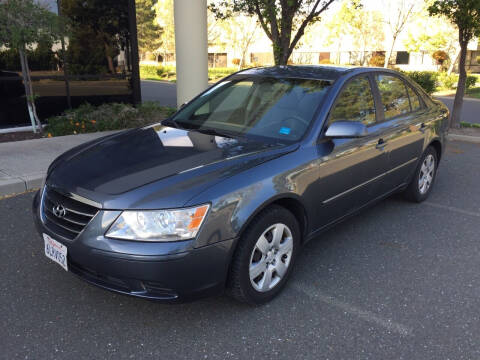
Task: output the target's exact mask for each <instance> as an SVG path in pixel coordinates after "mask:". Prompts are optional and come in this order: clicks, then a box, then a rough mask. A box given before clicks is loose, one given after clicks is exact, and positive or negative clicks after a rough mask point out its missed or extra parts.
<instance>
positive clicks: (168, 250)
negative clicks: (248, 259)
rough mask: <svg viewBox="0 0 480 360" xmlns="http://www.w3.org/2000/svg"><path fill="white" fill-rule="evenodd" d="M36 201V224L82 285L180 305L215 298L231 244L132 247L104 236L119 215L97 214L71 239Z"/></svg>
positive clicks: (222, 284) (134, 244)
mask: <svg viewBox="0 0 480 360" xmlns="http://www.w3.org/2000/svg"><path fill="white" fill-rule="evenodd" d="M39 207H40V196H39V193H37V194H36V196H35V198H34V201H33V213H34V218H35V224H36V227H37V230H38V232H39V233H40V234H42V233H46V234H48V235H50V236H51V237H52V238H54V239H55V240H57V241H60V242H61V243H62V244H64V245H65V246H66V247H67V248H68V257H67V260H68V268H69V270H70V271H71V272H72V273H74V274H75V275H77V276H79V277H80V278H82V279H84V280H86V281H87V282H89V283H91V284H94V285H97V286H99V287H102V288H104V289H108V290H111V291H115V292H118V293H122V294H127V295H132V296H137V297H142V298H148V299H155V300H161V301H165V302H182V301H188V300H193V299H197V298H200V297H206V296H212V295H217V294H220V293H221V292H222V291H223V289H224V287H225V281H226V277H227V273H228V266H229V263H230V259H231V256H232V250H233V244H234V239H231V240H225V241H220V242H217V243H215V244H212V245H208V246H204V247H201V248H194V240H187V241H178V242H170V243H167V242H165V243H147V242H133V241H124V240H116V239H109V238H105V237H104V236H103V234H104V233H105V231H106V229H107V228H108V227H109V226H110V224H111V223H112V221H113V220H114V219H115V217H116V216H117V215H118V214H119V213H120V212H111V211H99V212H98V214H97V215H96V216H95V217H94V218H93V219H92V220H91V222H90V223H89V224H88V225H87V227H86V228H85V229H84V230H83V231H82V232H81V233H80V234H79V235H78V237H77V238H76V239H74V240H68V239H65V238H62V237H59V236H58V234H55V233H53V232H52V231H50V230H49V229H48V228H47V227H46V226H45V225H44V223H43V222H42V221H41V218H40V209H39Z"/></svg>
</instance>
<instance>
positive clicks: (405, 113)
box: [375, 73, 428, 191]
mask: <svg viewBox="0 0 480 360" xmlns="http://www.w3.org/2000/svg"><path fill="white" fill-rule="evenodd" d="M375 85H376V86H377V89H378V93H379V97H380V100H381V103H382V108H383V116H384V118H383V119H382V124H381V127H382V128H383V130H381V137H382V139H383V140H384V142H385V148H386V151H387V156H388V172H387V174H386V176H385V179H384V186H385V187H386V189H385V190H387V191H388V190H393V189H394V188H396V187H398V186H400V185H402V184H404V183H405V182H406V181H408V178H409V176H410V175H411V174H412V173H413V171H414V169H415V166H416V164H417V160H418V158H419V157H420V155H421V153H422V149H423V143H424V139H425V135H424V131H425V126H426V125H425V123H424V121H425V117H426V116H427V115H426V112H427V110H428V109H427V108H426V106H425V104H424V103H423V100H422V99H421V98H420V97H419V96H418V94H417V93H416V91H415V90H414V89H413V88H412V87H411V86H410V85H408V84H407V83H406V82H405V81H404V80H403V79H402V78H401V77H400V76H396V75H393V74H390V73H388V74H387V73H378V74H375Z"/></svg>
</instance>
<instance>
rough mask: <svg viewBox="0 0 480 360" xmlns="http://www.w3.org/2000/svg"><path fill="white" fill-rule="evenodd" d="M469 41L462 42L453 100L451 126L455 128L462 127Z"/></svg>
mask: <svg viewBox="0 0 480 360" xmlns="http://www.w3.org/2000/svg"><path fill="white" fill-rule="evenodd" d="M467 45H468V41H467V42H463V41H462V42H460V61H459V63H458V71H459V76H458V85H457V92H456V94H455V101H454V102H453V109H452V115H451V117H450V127H452V128H454V129H458V128H460V120H461V114H462V106H463V96H464V95H465V83H466V80H467V71H466V70H465V63H466V60H467Z"/></svg>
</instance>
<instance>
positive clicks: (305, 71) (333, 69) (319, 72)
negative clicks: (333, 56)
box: [238, 65, 356, 81]
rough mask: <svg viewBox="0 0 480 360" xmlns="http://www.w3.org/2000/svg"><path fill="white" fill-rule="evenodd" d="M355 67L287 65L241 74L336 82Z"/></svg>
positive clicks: (253, 69)
mask: <svg viewBox="0 0 480 360" xmlns="http://www.w3.org/2000/svg"><path fill="white" fill-rule="evenodd" d="M355 69H356V68H354V67H341V66H321V65H301V66H299V65H287V66H271V67H258V68H251V69H247V70H244V71H241V72H239V73H238V74H241V75H260V76H272V77H295V78H304V79H318V80H332V81H334V80H336V79H338V78H339V77H340V76H342V75H345V74H346V73H347V72H350V71H354V70H355Z"/></svg>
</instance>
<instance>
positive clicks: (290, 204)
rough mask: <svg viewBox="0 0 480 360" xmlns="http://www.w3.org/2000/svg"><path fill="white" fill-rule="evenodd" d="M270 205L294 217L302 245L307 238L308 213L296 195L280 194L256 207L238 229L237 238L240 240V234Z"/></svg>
mask: <svg viewBox="0 0 480 360" xmlns="http://www.w3.org/2000/svg"><path fill="white" fill-rule="evenodd" d="M272 205H278V206H281V207H283V208H285V209H287V210H288V211H290V212H291V213H292V215H293V216H295V218H296V219H297V221H298V224H299V226H300V231H301V239H300V241H301V243H304V241H305V239H306V238H307V235H308V229H309V221H308V213H307V210H306V207H305V205H304V203H303V201H302V200H301V198H300V197H299V196H298V195H296V194H280V195H277V196H275V197H273V198H270V199H269V200H267V201H265V202H264V203H263V204H262V205H260V206H259V207H257V209H255V211H254V212H253V213H252V214H250V216H249V217H248V219H247V220H246V221H245V223H244V224H243V225H242V227H241V228H240V231H239V232H238V238H239V239H240V238H241V236H242V234H243V233H244V232H245V229H247V228H248V226H249V225H250V224H251V222H252V220H253V219H254V218H255V217H256V216H257V215H258V214H259V213H261V212H262V211H263V210H265V209H267V208H268V207H270V206H272Z"/></svg>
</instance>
